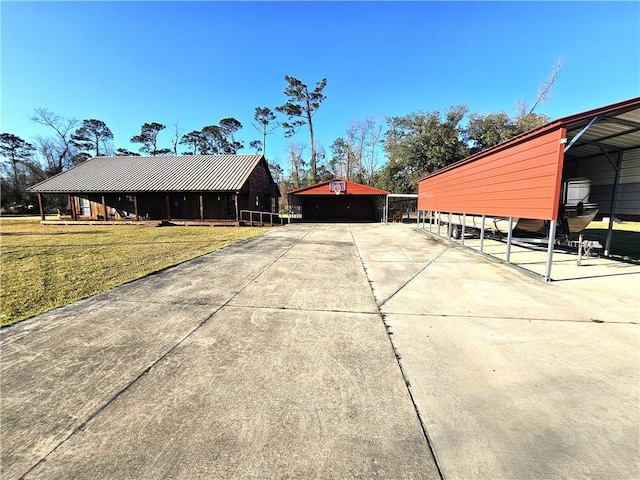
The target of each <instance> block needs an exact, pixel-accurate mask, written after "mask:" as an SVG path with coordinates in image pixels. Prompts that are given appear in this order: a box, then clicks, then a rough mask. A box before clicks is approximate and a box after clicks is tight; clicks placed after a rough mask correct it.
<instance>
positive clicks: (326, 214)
mask: <svg viewBox="0 0 640 480" xmlns="http://www.w3.org/2000/svg"><path fill="white" fill-rule="evenodd" d="M388 193H389V192H386V191H385V190H380V189H378V188H374V187H370V186H368V185H362V184H360V183H356V182H352V181H349V180H344V179H341V178H336V179H333V180H328V181H325V182H321V183H317V184H315V185H310V186H308V187H303V188H299V189H296V190H292V191H290V192H289V193H288V201H289V206H290V207H294V208H297V209H299V210H300V212H301V213H302V219H303V220H311V221H314V220H317V221H322V220H331V221H380V220H382V218H383V214H384V207H385V199H386V196H387V194H388Z"/></svg>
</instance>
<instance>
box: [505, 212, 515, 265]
mask: <svg viewBox="0 0 640 480" xmlns="http://www.w3.org/2000/svg"><path fill="white" fill-rule="evenodd" d="M507 228H508V229H509V233H508V234H507V258H506V259H505V262H507V263H511V262H510V260H511V238H512V237H513V233H512V232H513V217H509V226H508V227H507Z"/></svg>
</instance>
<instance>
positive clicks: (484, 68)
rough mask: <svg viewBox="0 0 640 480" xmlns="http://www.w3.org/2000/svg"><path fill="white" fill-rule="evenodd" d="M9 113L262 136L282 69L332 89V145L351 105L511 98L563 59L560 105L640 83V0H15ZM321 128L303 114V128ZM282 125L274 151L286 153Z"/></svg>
mask: <svg viewBox="0 0 640 480" xmlns="http://www.w3.org/2000/svg"><path fill="white" fill-rule="evenodd" d="M0 8H1V15H2V16H1V23H2V25H1V26H2V37H1V41H2V47H1V48H2V52H1V53H2V60H1V62H2V63H1V67H2V86H1V101H2V104H1V118H0V120H1V126H0V129H1V130H2V131H3V132H10V133H14V134H16V135H18V136H20V137H22V138H24V139H25V140H27V141H31V140H32V139H33V137H34V136H35V135H36V134H39V133H40V134H48V133H49V132H48V131H47V130H43V129H42V128H41V127H38V126H37V125H35V124H34V123H33V122H31V121H30V120H29V118H30V117H31V115H32V114H33V111H34V109H35V108H38V107H43V108H47V109H49V110H52V111H53V112H55V113H57V114H58V115H61V116H65V117H74V118H77V119H79V120H82V119H85V118H97V119H100V120H103V121H105V122H106V123H107V125H108V126H109V127H110V128H111V130H112V131H113V133H114V135H115V139H114V145H115V146H116V147H125V148H129V149H132V150H137V148H136V146H135V145H131V144H130V143H129V138H131V137H132V136H133V135H136V134H138V133H139V131H140V125H142V124H143V123H145V122H160V123H163V124H165V125H167V126H168V128H167V129H166V130H164V131H163V132H162V133H161V134H160V140H161V143H163V144H164V146H167V147H170V136H171V133H170V129H171V128H172V127H171V125H172V124H173V123H175V122H178V123H179V127H180V128H181V129H183V130H184V132H183V133H187V132H189V131H192V130H199V129H201V128H202V127H203V126H205V125H211V124H216V123H218V122H219V121H220V119H222V118H225V117H235V118H237V119H238V120H240V122H242V123H243V125H244V128H243V130H241V132H240V134H239V137H240V138H241V139H242V140H244V141H245V144H246V145H247V149H246V150H245V151H244V152H246V153H253V150H251V149H249V148H248V145H249V141H250V140H253V139H258V138H260V136H259V134H258V132H257V131H256V130H254V128H253V127H252V126H251V122H252V117H253V112H254V108H255V107H257V106H268V107H270V108H273V107H275V106H276V105H281V104H282V103H284V102H285V101H286V98H285V96H284V93H283V91H284V88H285V81H284V78H283V77H284V75H291V76H294V77H296V78H299V79H300V80H302V81H304V82H305V83H307V84H308V85H310V86H314V85H315V82H316V81H318V80H320V79H321V78H322V77H326V78H327V80H328V85H327V87H326V89H325V94H326V95H327V99H326V101H325V102H324V103H323V105H322V106H321V108H320V110H319V111H318V113H317V115H316V116H315V117H314V120H315V130H316V134H317V139H318V141H319V142H320V143H321V144H322V145H324V147H325V148H326V149H327V152H328V150H329V146H330V144H331V143H332V142H333V140H335V139H336V138H337V137H339V136H341V135H342V134H343V133H344V131H345V129H346V128H347V126H348V123H349V121H352V120H362V119H364V118H365V117H367V116H374V115H379V116H382V117H384V116H395V115H405V114H408V113H411V112H415V111H418V110H425V111H431V110H440V111H444V110H445V109H446V108H447V107H449V106H451V105H458V104H466V105H467V106H468V107H469V110H470V111H475V112H480V113H491V112H497V111H506V112H507V113H509V114H513V113H514V110H515V104H516V102H517V101H518V100H519V99H525V100H528V101H529V102H533V101H534V100H535V97H536V92H537V88H538V85H539V84H541V83H542V82H544V81H545V80H546V79H547V78H548V76H549V74H550V72H551V69H552V67H553V66H554V65H555V64H556V62H558V61H559V60H561V61H563V62H564V67H563V68H562V70H561V71H560V73H559V76H558V79H557V81H556V84H555V87H554V89H553V92H552V95H551V98H550V100H549V101H548V102H546V103H544V104H542V105H541V106H540V107H539V108H538V109H537V112H538V113H544V114H546V115H548V116H550V117H551V118H559V117H562V116H565V115H570V114H573V113H578V112H581V111H584V110H588V109H591V108H596V107H599V106H602V105H606V104H609V103H613V102H617V101H621V100H625V99H628V98H631V97H636V96H638V95H640V33H639V32H640V3H638V2H621V3H614V2H602V3H601V2H567V3H558V2H151V1H147V2H123V1H121V2H68V3H64V2H24V1H22V2H11V1H2V2H1V7H0ZM294 139H295V140H297V141H299V142H301V143H306V144H308V142H309V140H308V133H307V131H306V130H302V131H300V132H299V133H298V135H297V136H296V137H295V138H294ZM289 141H291V140H290V139H285V138H284V136H283V131H282V129H280V130H277V131H276V132H275V133H274V134H273V135H271V136H270V137H269V138H268V140H267V156H268V157H270V158H272V159H273V158H278V157H279V159H280V160H281V161H282V163H283V164H284V163H285V162H284V159H285V158H286V152H285V147H286V144H287V143H288V142H289Z"/></svg>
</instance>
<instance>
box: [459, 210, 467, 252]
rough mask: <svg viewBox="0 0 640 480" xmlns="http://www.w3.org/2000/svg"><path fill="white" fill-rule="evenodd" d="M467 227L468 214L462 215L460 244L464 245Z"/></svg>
mask: <svg viewBox="0 0 640 480" xmlns="http://www.w3.org/2000/svg"><path fill="white" fill-rule="evenodd" d="M466 225H467V214H466V213H463V214H462V235H461V236H460V243H462V245H464V231H465V227H466Z"/></svg>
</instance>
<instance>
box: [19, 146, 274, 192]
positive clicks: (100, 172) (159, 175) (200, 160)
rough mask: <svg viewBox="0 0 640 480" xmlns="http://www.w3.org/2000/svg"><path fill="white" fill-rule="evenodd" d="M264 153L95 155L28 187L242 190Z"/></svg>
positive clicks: (61, 189) (39, 189)
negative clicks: (155, 155) (143, 155)
mask: <svg viewBox="0 0 640 480" xmlns="http://www.w3.org/2000/svg"><path fill="white" fill-rule="evenodd" d="M262 158H263V157H262V155H177V156H174V155H171V156H157V157H96V158H93V159H91V160H88V161H86V162H84V163H81V164H80V165H78V166H76V167H74V168H72V169H70V170H68V171H66V172H63V173H60V174H58V175H55V176H53V177H51V178H48V179H46V180H44V181H42V182H40V183H38V184H36V185H34V186H33V187H31V188H30V189H29V190H30V191H32V192H39V193H96V192H189V191H196V192H206V191H216V192H220V191H232V190H240V189H241V188H242V186H243V185H244V183H245V182H246V181H247V179H248V178H249V175H250V174H251V172H252V171H253V170H254V169H255V167H256V166H257V165H258V163H259V162H260V160H261V159H262Z"/></svg>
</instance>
